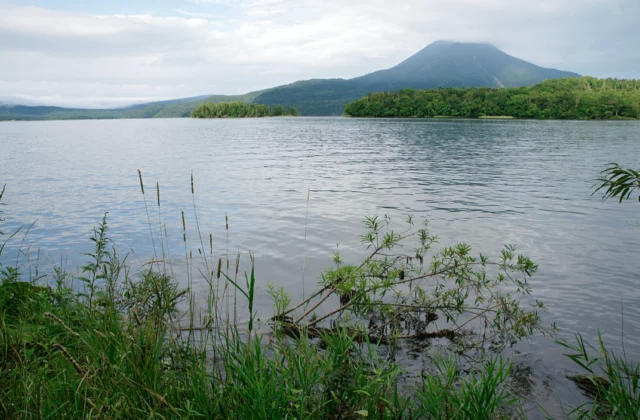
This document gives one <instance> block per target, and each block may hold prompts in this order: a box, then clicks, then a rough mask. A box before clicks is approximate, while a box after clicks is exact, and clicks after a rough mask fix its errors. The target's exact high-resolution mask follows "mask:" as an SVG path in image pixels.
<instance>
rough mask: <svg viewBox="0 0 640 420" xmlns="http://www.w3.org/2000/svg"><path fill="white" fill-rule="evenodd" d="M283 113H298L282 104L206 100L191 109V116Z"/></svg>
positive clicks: (271, 115)
mask: <svg viewBox="0 0 640 420" xmlns="http://www.w3.org/2000/svg"><path fill="white" fill-rule="evenodd" d="M284 115H290V116H298V115H299V113H298V111H297V110H296V109H295V108H289V109H285V108H284V107H283V106H282V105H276V106H275V107H268V106H266V105H260V104H246V103H244V102H229V103H227V102H222V103H219V104H214V103H212V102H207V103H206V104H202V105H200V106H199V107H197V108H196V109H194V110H193V111H191V117H192V118H245V117H247V118H251V117H280V116H284Z"/></svg>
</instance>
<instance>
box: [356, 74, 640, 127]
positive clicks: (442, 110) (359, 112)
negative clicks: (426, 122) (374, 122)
mask: <svg viewBox="0 0 640 420" xmlns="http://www.w3.org/2000/svg"><path fill="white" fill-rule="evenodd" d="M344 113H345V115H348V116H352V117H401V118H407V117H437V116H443V117H460V118H480V117H491V116H506V117H513V118H531V119H624V118H636V119H637V118H638V115H639V113H640V81H638V80H620V79H596V78H593V77H574V78H565V79H556V80H548V81H545V82H542V83H540V84H537V85H535V86H532V87H518V88H498V89H496V88H468V89H460V88H451V89H428V90H415V89H402V90H399V91H397V92H379V93H371V94H369V95H368V96H365V97H363V98H362V99H359V100H356V101H354V102H351V103H349V104H347V106H346V107H345V110H344Z"/></svg>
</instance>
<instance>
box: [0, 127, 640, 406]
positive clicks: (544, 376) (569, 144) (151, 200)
mask: <svg viewBox="0 0 640 420" xmlns="http://www.w3.org/2000/svg"><path fill="white" fill-rule="evenodd" d="M639 142H640V123H639V122H637V121H628V122H627V121H625V122H553V121H549V122H524V121H522V122H520V121H418V120H410V121H398V120H353V119H340V118H299V119H289V118H282V119H259V120H197V121H196V120H188V119H184V120H117V121H68V122H67V121H64V122H63V121H56V122H29V123H2V124H0V150H1V151H2V153H1V154H0V159H1V160H0V184H2V183H5V182H6V183H7V193H6V202H7V203H8V204H9V206H7V207H5V212H6V213H5V216H6V218H7V221H6V222H5V226H6V229H5V230H8V231H10V230H11V229H12V228H16V227H17V226H19V225H20V224H21V223H30V222H33V221H36V224H35V226H34V227H33V229H32V230H31V232H30V234H29V235H28V236H27V238H26V239H25V240H24V244H23V245H22V249H23V250H26V249H30V250H31V252H29V253H28V254H29V255H30V256H31V263H33V262H34V258H35V256H36V255H37V251H38V249H39V251H40V262H39V264H40V266H41V267H40V269H41V271H45V270H46V268H45V267H44V266H46V265H52V264H54V263H59V262H60V256H61V255H64V256H66V257H67V259H68V263H67V265H68V267H70V268H73V267H76V266H77V265H78V264H79V263H80V262H81V261H82V260H83V257H82V255H81V254H82V253H83V252H86V251H87V250H88V249H89V248H90V243H89V241H88V240H87V239H88V237H89V236H90V232H91V229H92V226H93V225H95V224H96V223H97V222H98V221H99V220H100V219H101V217H102V215H103V213H104V212H105V211H109V220H110V223H111V227H112V231H111V236H112V238H113V239H114V240H115V241H116V245H117V246H118V248H119V249H120V250H122V251H133V253H131V256H130V261H135V260H139V261H141V262H142V261H147V260H148V259H149V258H151V257H152V256H153V249H152V247H151V243H150V241H149V225H148V222H147V218H146V214H145V209H144V202H143V201H142V197H141V194H140V190H139V183H138V179H137V172H136V169H138V168H139V169H141V170H142V173H143V175H144V178H145V182H146V183H147V185H148V186H149V187H148V188H147V190H148V191H146V192H147V204H148V205H149V208H150V212H151V217H152V219H153V220H154V221H155V220H156V219H157V218H158V214H157V205H156V203H155V199H156V198H155V191H153V188H151V187H152V186H155V183H156V182H159V184H160V188H161V196H162V203H161V216H162V219H163V220H164V221H165V222H166V225H167V232H168V236H169V239H170V241H169V248H170V251H171V254H172V256H173V257H174V259H175V262H174V270H175V271H176V272H178V273H180V272H184V270H181V268H183V266H184V255H185V254H184V246H183V244H182V232H181V231H182V221H181V216H180V214H181V211H185V216H186V217H187V220H186V224H187V235H188V238H189V240H190V241H189V243H190V248H191V250H192V251H193V253H194V254H195V255H198V248H201V246H200V242H199V241H198V240H196V238H197V231H196V224H195V218H194V215H193V208H192V206H193V204H192V201H191V200H192V197H191V190H190V179H189V177H190V174H191V172H192V171H193V173H194V176H195V191H196V200H197V206H198V218H199V223H200V227H201V230H202V232H203V235H206V237H207V238H208V235H209V233H212V234H213V239H214V248H215V249H214V254H215V255H220V254H232V255H235V253H236V252H237V250H238V249H240V250H241V251H243V252H246V251H247V250H251V251H253V252H255V253H256V270H257V274H258V282H259V286H260V287H259V290H258V293H259V299H258V302H259V307H258V310H259V312H260V314H261V315H262V316H265V315H269V314H270V312H271V304H270V301H269V299H268V295H267V293H266V282H267V281H270V282H272V283H274V284H276V285H282V286H284V287H285V288H286V289H287V290H288V291H289V292H290V293H291V294H292V295H293V297H294V298H293V301H296V300H297V299H296V297H301V296H302V290H303V284H302V267H303V260H304V253H305V251H304V249H305V246H304V244H305V224H306V237H307V239H306V263H305V276H304V278H305V283H304V287H305V289H306V292H307V293H308V292H309V291H310V290H312V289H313V283H314V282H315V280H316V279H317V278H318V277H319V273H320V272H321V270H322V269H323V268H326V267H327V266H328V265H329V264H331V256H332V254H333V252H334V251H335V250H336V249H339V250H340V253H341V254H342V256H343V258H344V259H345V260H346V261H350V260H351V261H352V260H354V259H355V258H358V257H359V256H362V255H363V253H364V249H363V247H361V246H360V244H359V235H360V234H361V233H362V227H363V225H362V220H363V217H364V215H367V214H380V215H383V214H387V215H389V217H391V219H392V220H393V221H394V223H396V222H397V223H398V224H400V222H401V221H403V220H404V217H405V216H406V215H407V214H414V216H416V217H425V218H428V219H429V220H430V227H431V230H432V232H433V233H435V234H437V235H438V236H439V238H440V244H441V245H443V246H444V245H451V244H454V243H456V242H458V241H465V242H468V243H469V244H471V245H472V246H473V247H474V250H475V251H477V252H480V251H481V252H483V253H485V254H489V255H497V254H498V252H499V250H500V248H501V247H502V245H503V244H506V243H509V244H515V245H517V247H518V250H519V251H520V252H523V253H525V254H527V255H529V256H530V257H532V258H533V259H534V260H535V261H536V262H537V263H539V265H540V271H539V273H538V274H537V275H536V276H535V277H534V279H533V282H532V286H533V288H534V294H535V296H536V297H537V298H539V299H540V300H542V301H544V302H545V303H546V304H547V306H548V313H547V314H546V318H547V319H548V320H549V322H551V321H557V323H558V326H559V327H561V328H564V329H565V331H573V330H579V331H581V332H583V333H584V334H585V335H586V336H587V337H589V338H593V337H595V334H596V332H597V330H598V329H600V330H602V332H603V334H604V338H605V340H608V341H609V342H610V343H611V345H612V348H613V349H616V348H619V347H620V336H621V333H622V331H621V325H622V324H621V310H622V307H623V305H624V335H625V340H626V345H627V348H626V350H627V354H628V355H629V356H631V357H635V358H636V359H637V358H639V357H640V291H639V288H638V284H639V281H638V272H639V270H638V269H639V268H640V265H639V263H638V260H637V251H638V249H640V248H639V247H638V245H639V244H640V239H638V238H639V235H638V232H639V231H640V230H639V226H638V224H637V222H636V217H635V215H637V214H638V213H637V212H638V211H640V205H638V204H636V203H632V202H627V203H623V204H617V203H615V202H613V201H612V202H605V203H602V202H601V201H599V200H598V197H592V196H591V195H590V187H591V185H592V184H593V179H594V178H595V177H596V176H597V173H598V171H599V170H600V169H601V168H602V167H603V166H604V165H605V164H606V163H607V162H619V163H620V164H622V165H623V166H631V167H638V166H639V163H640V147H639V146H640V144H639ZM149 190H151V191H149ZM308 192H310V201H309V203H308V215H306V209H307V194H308ZM225 214H228V216H229V232H228V235H227V232H226V230H225ZM305 220H306V222H305ZM153 226H154V227H153V228H154V229H156V227H155V226H156V225H155V223H154V224H153ZM20 241H21V239H20V240H19V241H17V243H16V241H14V242H13V244H14V245H13V246H12V247H11V248H10V249H9V252H8V253H7V254H6V255H5V256H4V257H3V258H17V259H18V260H19V261H21V263H22V264H25V265H27V264H28V263H29V261H28V260H27V258H26V257H25V255H24V254H26V253H24V254H21V255H17V252H16V249H17V246H18V245H20ZM207 242H208V241H207ZM205 245H207V244H205ZM207 246H208V245H207ZM38 247H39V248H38ZM232 261H234V260H233V258H232ZM243 267H244V266H243ZM194 281H196V285H195V287H202V288H203V289H204V288H205V285H204V284H203V282H200V283H197V281H198V277H197V276H194ZM405 351H406V353H407V355H406V356H405V359H406V360H409V361H410V360H411V354H412V351H411V349H406V350H405ZM517 351H518V354H519V356H518V357H519V359H521V360H526V361H529V362H530V364H531V366H532V367H533V368H532V370H531V371H530V372H527V371H526V368H525V369H524V372H525V373H523V375H522V378H527V377H529V378H532V379H531V380H532V383H533V385H531V387H532V389H533V393H534V394H536V398H537V399H538V401H539V402H541V404H542V405H543V406H545V407H546V408H551V409H553V407H554V406H557V405H558V403H557V396H558V395H562V396H565V397H566V396H567V395H569V394H570V395H569V396H570V397H571V398H574V399H576V398H579V396H578V395H573V394H574V393H575V391H574V388H572V387H571V386H570V385H569V384H567V383H566V381H565V380H564V379H563V373H564V372H566V371H568V370H569V369H572V368H573V367H572V366H571V365H569V364H568V363H567V361H566V360H564V359H563V358H562V356H561V354H562V351H561V350H560V349H559V348H558V347H557V346H556V345H554V344H553V343H552V341H551V340H550V339H547V338H539V339H535V340H533V341H532V342H531V343H524V344H522V345H520V346H519V347H518V349H517ZM413 353H415V352H413ZM408 364H409V366H411V363H410V362H409V363H408ZM521 370H522V369H521ZM528 380H529V379H522V381H525V382H524V383H526V381H528Z"/></svg>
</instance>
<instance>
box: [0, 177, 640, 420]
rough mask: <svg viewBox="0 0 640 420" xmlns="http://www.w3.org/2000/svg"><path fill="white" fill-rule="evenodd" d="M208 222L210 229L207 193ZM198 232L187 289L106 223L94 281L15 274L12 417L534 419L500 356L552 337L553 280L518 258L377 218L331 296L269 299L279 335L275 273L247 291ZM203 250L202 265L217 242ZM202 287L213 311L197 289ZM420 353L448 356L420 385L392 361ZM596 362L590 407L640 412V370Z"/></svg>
mask: <svg viewBox="0 0 640 420" xmlns="http://www.w3.org/2000/svg"><path fill="white" fill-rule="evenodd" d="M140 183H141V192H142V194H143V198H144V205H145V208H146V211H147V218H148V220H149V223H150V224H151V223H152V222H151V220H155V215H154V214H153V213H154V210H153V207H154V206H152V205H149V204H151V201H149V202H147V196H148V195H149V192H148V191H147V194H146V195H145V191H144V185H143V183H142V176H140ZM193 184H194V183H193V179H192V180H191V191H192V194H193V193H194V186H193ZM157 194H158V196H159V194H160V191H159V187H158V188H157ZM1 198H2V195H1V194H0V199H1ZM153 201H155V197H154V200H153ZM157 203H158V216H159V215H160V213H159V206H160V200H159V199H158V200H157ZM193 209H194V210H193V211H194V212H195V213H196V214H195V216H196V217H195V219H196V220H197V206H196V201H195V195H194V205H193ZM0 215H1V214H0ZM158 223H160V224H162V222H161V221H160V222H158ZM183 223H184V217H183ZM0 227H1V225H0ZM183 229H184V231H185V233H184V235H183V240H184V242H185V257H184V258H185V260H186V263H187V267H188V271H189V274H187V278H188V279H189V281H188V284H187V287H186V288H185V289H181V288H180V287H179V285H178V282H177V281H176V280H175V278H174V277H172V276H171V273H172V267H171V265H170V264H171V259H170V258H169V256H168V255H165V252H164V249H165V246H164V245H163V244H164V243H166V239H167V238H166V237H162V235H160V236H157V237H152V238H151V239H152V241H153V243H154V246H155V248H156V249H157V250H158V251H157V252H158V255H157V256H156V257H155V258H154V259H153V260H152V261H150V262H149V263H148V264H144V265H141V266H137V267H135V268H134V267H132V266H130V265H129V264H128V263H127V262H126V261H127V260H126V256H124V255H122V254H120V253H119V252H118V250H117V249H116V248H115V244H114V243H112V242H111V241H110V239H109V225H108V220H107V218H106V216H105V218H104V220H103V221H102V222H101V223H99V224H98V225H97V227H96V228H95V229H94V231H93V237H92V242H91V243H92V249H90V251H89V252H88V253H87V254H86V256H87V262H86V263H85V264H84V266H83V267H82V273H81V274H79V275H72V274H71V273H67V272H65V271H64V270H62V269H60V268H57V269H55V270H54V271H53V272H52V273H47V274H46V275H41V274H39V273H37V272H36V274H34V275H33V277H29V276H28V275H27V274H26V273H24V274H23V273H21V272H20V269H19V267H15V266H11V265H2V266H0V309H1V310H0V343H1V346H0V418H12V419H13V418H25V419H30V418H109V419H111V418H126V419H129V418H239V419H245V418H264V419H267V418H269V419H272V418H322V419H324V418H327V419H343V418H345V419H347V418H348V419H359V418H368V417H372V418H389V419H392V418H393V419H395V418H430V419H494V418H518V417H524V416H525V413H523V412H522V408H521V403H520V401H519V400H518V398H517V397H516V396H515V395H514V393H513V392H512V389H511V387H510V379H511V375H510V372H511V362H510V361H509V360H506V359H503V358H502V357H501V356H500V352H501V350H502V349H504V348H507V347H509V346H511V345H513V343H515V342H517V341H519V340H522V339H527V338H529V337H531V336H532V335H533V334H535V333H539V332H545V330H544V329H543V328H542V326H541V319H540V315H539V313H538V312H539V311H540V310H541V309H542V307H543V305H542V304H536V305H535V306H534V307H529V306H528V305H526V304H525V303H524V302H525V300H528V297H529V296H530V294H531V293H532V290H531V289H530V286H529V279H530V278H531V276H533V275H534V274H535V272H536V270H537V266H536V264H535V263H534V262H533V261H531V260H530V259H528V258H527V257H526V256H523V255H518V254H517V253H516V252H515V249H514V248H513V247H505V248H504V249H503V250H502V251H501V252H500V253H499V257H498V258H496V259H495V260H493V259H489V258H487V257H485V256H483V255H481V254H479V255H476V256H474V255H473V254H472V251H471V248H470V247H468V246H467V245H465V244H459V245H457V246H455V247H449V248H443V249H440V250H437V249H435V248H436V246H437V240H436V237H435V236H434V235H433V234H432V233H431V232H429V230H428V226H427V225H426V224H422V223H416V222H414V221H413V220H412V219H409V220H407V228H406V230H404V231H401V232H394V231H392V230H390V229H389V226H388V223H387V221H386V219H380V218H377V217H369V218H367V219H366V220H365V225H364V234H363V236H362V240H363V243H364V246H365V247H366V249H367V250H368V254H367V255H366V256H365V257H364V258H363V260H362V261H358V262H355V263H353V264H349V263H346V262H344V261H342V257H341V256H340V255H338V254H336V255H335V257H334V262H333V266H332V267H330V268H329V269H327V270H326V271H325V272H324V273H323V275H322V278H321V280H320V282H319V284H318V288H317V290H316V291H315V292H314V293H313V294H311V295H309V297H308V298H307V299H305V300H303V301H302V302H298V303H295V304H294V303H292V302H291V298H290V296H288V295H287V293H286V292H285V291H284V290H282V289H280V288H277V287H275V286H270V290H271V296H272V299H273V317H272V318H271V320H270V323H269V326H270V329H269V331H268V332H264V331H257V330H256V328H255V326H254V320H255V317H256V312H255V310H254V304H255V289H256V284H257V283H258V282H259V280H258V278H257V275H258V274H259V273H255V272H254V271H253V269H252V270H250V271H249V272H248V273H246V275H245V276H244V277H243V276H242V275H241V273H239V272H238V267H239V259H240V255H238V256H237V257H236V264H235V266H234V264H233V263H232V264H227V263H226V261H224V260H223V258H222V257H213V256H210V258H207V257H205V258H201V259H198V258H197V257H196V256H194V255H193V254H192V253H189V252H188V251H187V247H186V244H187V241H188V238H187V237H186V228H185V227H184V225H183ZM0 230H2V229H0ZM198 230H199V227H198ZM157 231H159V232H162V229H158V230H157ZM9 236H10V235H9V234H6V235H4V238H7V239H10V238H9ZM189 239H191V238H189ZM192 239H193V240H194V241H196V242H197V243H199V244H200V247H199V249H201V250H204V249H205V245H206V243H207V242H208V239H209V238H206V236H199V237H197V238H192ZM403 245H404V246H403ZM211 248H212V245H211ZM3 250H4V245H3V246H2V247H1V248H0V257H2V252H3ZM0 261H4V260H3V259H1V258H0ZM198 268H200V270H199V269H198ZM198 272H199V273H200V276H201V278H200V279H199V280H200V281H202V282H205V283H204V284H207V285H208V293H207V294H206V296H199V295H197V294H195V293H194V292H193V288H192V287H191V284H192V282H193V281H194V280H198V279H194V277H195V276H194V273H198ZM331 297H339V299H338V300H339V304H335V303H330V302H331V301H332V299H330V298H331ZM231 302H233V303H231ZM239 302H242V303H243V304H239ZM230 303H231V305H229V304H230ZM245 304H246V305H245ZM245 306H246V307H247V308H248V309H247V312H246V313H244V314H238V313H236V312H237V311H238V308H243V307H245ZM321 309H322V310H321ZM241 319H245V320H246V321H240V320H241ZM436 320H438V322H436ZM407 342H411V343H415V344H421V345H422V346H425V347H426V346H427V345H428V343H434V342H439V343H441V344H442V345H441V346H440V347H441V348H442V349H443V350H442V351H441V352H439V353H437V354H432V355H431V356H430V361H431V362H430V364H429V367H428V369H425V371H424V372H422V374H421V375H420V378H421V379H420V380H418V381H416V382H415V383H411V384H408V385H407V384H401V383H400V381H399V378H400V375H401V374H402V367H401V366H399V365H397V364H395V363H394V361H393V360H394V359H393V358H391V357H388V354H389V353H390V352H392V351H393V349H394V348H396V347H398V346H402V345H403V343H407ZM565 345H567V346H569V344H565ZM570 348H571V347H570ZM587 350H589V349H588V346H587V345H586V344H585V343H584V342H583V341H582V340H581V339H578V344H577V345H575V346H573V350H572V352H573V353H572V355H571V356H570V357H572V359H573V360H574V361H576V363H578V364H580V365H581V366H584V367H585V369H587V372H586V374H587V376H584V377H583V378H581V379H582V383H584V384H586V385H587V386H588V385H589V384H592V385H593V386H594V388H593V389H592V390H591V392H593V395H594V400H593V404H592V405H590V406H585V407H581V408H579V410H582V411H584V412H585V415H586V416H592V415H593V416H595V415H599V416H603V417H609V418H625V417H624V416H627V415H629V413H634V411H633V410H635V413H636V414H637V413H638V405H637V404H638V386H637V382H638V367H637V365H635V367H634V365H631V364H628V363H626V362H625V361H624V360H621V359H617V358H615V357H614V356H613V355H611V354H609V353H608V352H607V351H606V348H604V346H603V347H602V349H601V351H602V354H603V355H605V357H602V355H601V356H600V358H599V359H594V356H592V355H590V354H589V352H588V351H587ZM574 353H575V354H574ZM469 360H473V362H470V361H469ZM600 363H602V367H603V368H604V374H603V373H602V372H600V371H597V366H599V364H600ZM463 366H464V368H465V370H467V371H468V372H470V373H467V374H465V373H463V369H462V367H463ZM634 369H635V370H634ZM597 375H602V376H605V378H599V376H597ZM634 378H635V379H634ZM634 380H635V385H633V384H634V383H633V382H632V381H634ZM630 381H631V382H630ZM630 385H631V386H635V388H633V387H630ZM634 404H635V405H634ZM574 414H575V415H576V416H579V415H580V412H579V411H575V412H574ZM628 418H632V417H628Z"/></svg>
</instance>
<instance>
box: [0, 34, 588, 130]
mask: <svg viewBox="0 0 640 420" xmlns="http://www.w3.org/2000/svg"><path fill="white" fill-rule="evenodd" d="M577 76H579V75H578V74H576V73H571V72H566V71H560V70H554V69H547V68H543V67H539V66H536V65H534V64H531V63H528V62H526V61H524V60H521V59H519V58H515V57H512V56H510V55H508V54H506V53H504V52H503V51H501V50H499V49H498V48H496V47H495V46H493V45H491V44H486V43H463V42H451V41H436V42H434V43H432V44H430V45H428V46H427V47H425V48H424V49H422V50H421V51H419V52H418V53H416V54H415V55H413V56H411V57H409V58H407V59H406V60H404V61H403V62H402V63H400V64H398V65H397V66H395V67H392V68H390V69H387V70H380V71H376V72H373V73H370V74H366V75H364V76H360V77H356V78H354V79H313V80H304V81H299V82H295V83H292V84H289V85H284V86H278V87H274V88H271V89H267V90H264V91H258V92H250V93H247V94H245V95H235V96H227V95H213V96H203V97H194V98H183V99H176V100H170V101H162V102H153V103H148V104H141V105H135V106H132V107H129V108H123V109H110V110H81V109H65V108H55V107H27V106H22V107H20V106H17V107H16V106H13V107H11V106H9V107H2V106H0V120H2V119H5V120H6V119H72V118H171V117H186V116H189V113H190V112H191V110H193V109H195V108H197V107H198V106H199V105H201V104H203V103H205V102H214V103H219V102H231V101H243V102H256V103H260V104H264V105H269V106H275V105H284V106H285V107H295V108H297V109H298V111H300V113H301V114H302V115H342V112H343V110H344V107H345V105H346V104H347V103H349V102H351V101H353V100H355V99H358V98H361V97H363V96H365V95H367V94H369V93H371V92H380V91H390V90H398V89H403V88H415V89H428V88H438V87H493V88H499V87H517V86H533V85H535V84H537V83H540V82H543V81H545V80H548V79H557V78H566V77H577ZM27 108H30V109H27Z"/></svg>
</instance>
